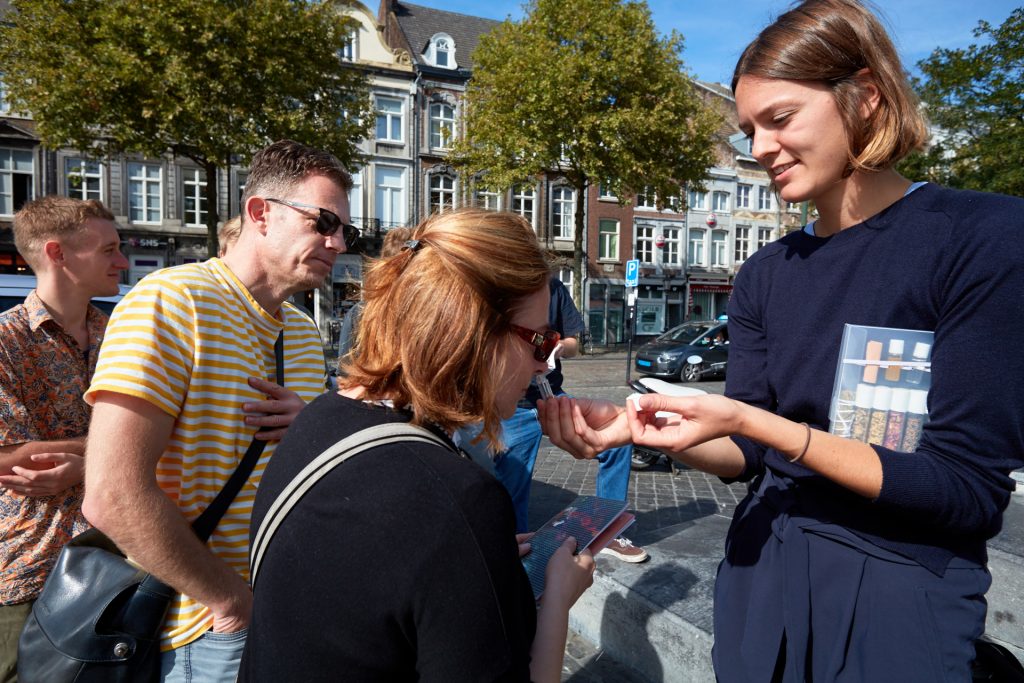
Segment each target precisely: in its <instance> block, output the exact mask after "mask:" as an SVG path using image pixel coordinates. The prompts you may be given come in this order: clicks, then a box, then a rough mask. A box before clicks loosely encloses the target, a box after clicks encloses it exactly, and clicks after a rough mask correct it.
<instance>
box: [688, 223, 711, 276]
mask: <svg viewBox="0 0 1024 683" xmlns="http://www.w3.org/2000/svg"><path fill="white" fill-rule="evenodd" d="M707 233H708V231H707V230H705V229H704V228H690V237H689V240H688V244H687V252H686V261H687V263H688V264H689V265H691V266H701V267H707Z"/></svg>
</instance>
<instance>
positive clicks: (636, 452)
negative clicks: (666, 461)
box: [629, 448, 661, 470]
mask: <svg viewBox="0 0 1024 683" xmlns="http://www.w3.org/2000/svg"><path fill="white" fill-rule="evenodd" d="M660 457H661V454H659V453H655V452H653V451H648V450H643V451H642V450H640V449H638V448H634V449H633V458H632V459H631V460H630V463H629V467H630V469H633V470H645V469H647V468H648V467H650V466H651V465H653V464H654V463H656V462H658V458H660Z"/></svg>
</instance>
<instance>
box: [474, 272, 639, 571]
mask: <svg viewBox="0 0 1024 683" xmlns="http://www.w3.org/2000/svg"><path fill="white" fill-rule="evenodd" d="M550 287H551V303H550V308H549V309H548V310H549V320H550V323H549V324H550V326H551V329H552V330H554V331H555V332H558V333H559V334H560V335H561V337H562V341H561V342H560V345H559V348H558V349H557V350H556V351H555V367H554V369H552V370H551V371H550V372H548V374H547V380H548V383H549V384H550V385H551V390H552V391H553V392H554V394H555V395H556V396H565V395H566V394H565V392H564V391H562V379H563V377H562V363H561V360H560V358H572V357H573V356H575V355H577V354H578V353H579V335H580V334H581V333H582V332H583V330H584V324H583V316H582V315H580V312H579V309H577V308H576V304H574V303H573V300H572V296H571V295H570V294H569V290H568V289H566V287H565V285H564V284H562V282H561V280H559V279H558V278H557V277H552V278H551V280H550ZM540 397H541V396H540V390H539V389H538V388H537V386H536V385H535V384H531V385H530V389H529V391H527V393H526V396H525V397H524V398H523V400H522V401H520V402H519V407H518V408H517V409H516V412H515V415H513V416H512V417H510V418H509V419H507V420H503V421H502V423H501V426H502V440H503V441H504V444H505V450H503V451H501V452H500V453H498V454H497V455H492V454H491V453H489V452H488V443H487V442H486V441H480V442H478V443H475V444H474V443H472V441H473V438H475V437H476V435H477V434H478V433H479V428H478V427H474V428H472V429H466V430H463V431H462V433H461V439H460V447H461V448H462V449H463V450H464V451H466V452H467V453H468V454H469V455H470V456H471V457H472V458H473V459H474V460H475V461H476V462H478V463H480V464H481V465H483V466H484V467H485V468H487V469H488V470H491V471H493V472H494V475H495V477H497V479H498V481H500V482H501V483H502V485H504V487H505V488H506V489H507V490H508V492H509V495H510V496H511V497H512V505H513V506H514V508H515V512H516V531H517V532H519V533H524V532H526V531H527V530H528V529H529V526H528V524H529V522H528V519H529V515H528V511H529V504H530V484H531V482H532V480H533V466H534V464H535V463H536V461H537V451H538V450H539V449H540V442H541V438H542V436H543V434H542V432H541V427H540V421H539V420H538V419H537V400H538V399H540ZM632 457H633V445H632V444H628V445H625V446H619V447H616V448H612V449H609V450H607V451H604V452H603V453H599V454H598V455H597V456H596V460H597V461H598V470H597V495H598V496H600V497H602V498H611V499H614V500H626V493H627V492H628V489H629V473H630V462H631V460H632ZM603 552H605V553H607V554H609V555H611V556H613V557H616V558H618V559H620V560H623V561H625V562H643V561H644V560H646V559H647V552H646V551H645V550H644V549H643V548H640V547H638V546H635V545H633V543H632V542H631V541H630V540H629V539H627V538H623V537H620V538H617V539H615V540H614V541H612V542H611V543H610V544H609V545H608V547H607V548H606V549H605V550H604V551H603Z"/></svg>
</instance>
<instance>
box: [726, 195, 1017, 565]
mask: <svg viewBox="0 0 1024 683" xmlns="http://www.w3.org/2000/svg"><path fill="white" fill-rule="evenodd" d="M845 323H851V324H858V325H872V326H879V327H894V328H907V329H919V330H932V331H934V332H935V343H934V346H933V348H932V384H931V390H930V393H929V396H928V406H929V413H930V422H929V423H928V425H927V427H926V428H925V430H924V435H923V438H922V440H921V442H920V445H919V447H918V449H917V451H916V452H914V453H899V452H895V451H891V450H888V449H885V448H882V447H880V446H874V448H875V450H876V451H877V452H878V456H879V458H880V459H881V462H882V470H883V483H882V490H881V494H880V495H879V497H878V499H877V500H875V501H868V500H865V499H863V498H861V497H859V496H856V495H854V494H852V493H851V492H849V491H848V490H846V489H843V488H841V487H839V486H838V485H836V484H833V483H831V482H830V481H828V480H826V479H824V478H823V477H820V476H818V475H816V474H814V473H813V472H811V471H810V470H808V469H806V468H804V467H801V466H799V465H791V464H789V463H787V462H785V458H784V457H783V456H782V455H781V454H779V453H778V452H776V451H774V450H771V449H765V448H764V447H762V446H760V445H758V444H755V443H753V442H751V441H749V440H747V439H743V438H738V437H737V438H735V440H736V442H737V443H738V444H739V445H740V447H741V448H742V449H743V452H744V456H745V458H746V460H747V469H746V471H745V472H744V474H743V475H742V476H741V479H744V480H749V479H751V478H753V477H755V476H758V475H761V474H765V475H766V476H770V477H785V478H788V479H792V480H795V481H797V482H798V485H799V490H800V495H801V496H802V499H803V501H804V502H805V503H806V507H807V508H810V509H813V510H814V511H815V514H817V515H820V516H821V517H823V518H827V519H828V520H829V521H833V522H837V523H840V524H845V525H847V526H848V527H849V528H850V529H851V530H853V531H854V532H855V533H857V534H858V535H860V536H861V537H863V538H866V539H868V540H871V541H872V542H874V543H876V544H877V545H879V546H881V547H883V548H887V549H889V550H893V551H896V552H899V553H901V554H903V555H905V556H907V557H910V558H912V559H914V560H916V561H918V562H919V563H921V564H922V565H924V566H926V567H928V568H930V569H932V570H933V571H936V572H937V573H942V571H944V569H945V567H946V565H947V564H948V562H949V560H950V558H951V557H953V556H960V557H964V558H967V559H970V560H975V561H978V562H984V561H985V559H986V554H985V540H986V539H988V538H990V537H992V536H994V535H995V534H996V533H998V532H999V529H1000V527H1001V524H1002V512H1003V510H1004V509H1005V507H1006V505H1007V503H1008V501H1009V496H1010V492H1011V491H1012V490H1013V483H1012V481H1011V479H1010V478H1009V477H1008V476H1007V475H1008V473H1009V472H1010V471H1012V470H1014V469H1017V468H1020V467H1021V466H1024V353H1022V352H1021V349H1020V348H1019V347H1018V346H1017V344H1019V343H1021V341H1022V340H1024V200H1021V199H1017V198H1011V197H1005V196H999V195H992V194H982V193H976V192H960V191H953V190H948V189H943V188H940V187H937V186H933V185H925V186H924V187H922V188H920V189H918V190H917V191H915V192H913V193H911V194H910V195H908V196H907V197H904V198H903V199H901V200H900V201H898V202H896V203H895V204H893V205H892V206H890V207H889V208H888V209H886V210H884V211H882V212H881V213H879V214H878V215H876V216H874V217H872V218H870V219H869V220H867V221H865V222H864V223H862V224H860V225H856V226H853V227H851V228H848V229H846V230H843V231H841V232H839V233H838V234H836V235H834V236H831V237H828V238H818V237H815V236H813V235H809V234H807V233H805V232H798V233H793V234H790V235H787V236H786V237H784V238H783V239H781V240H779V241H777V242H774V243H772V244H770V245H768V246H766V247H764V248H763V249H761V250H759V251H758V252H757V253H756V254H754V255H753V256H752V257H751V259H750V260H749V261H748V262H747V263H746V264H745V265H744V266H743V268H742V270H741V271H740V273H739V275H738V276H737V279H736V287H735V291H734V293H733V297H732V300H731V301H730V303H729V334H730V339H731V344H730V349H729V374H728V381H727V386H726V393H727V394H728V395H729V396H731V397H733V398H736V399H739V400H741V401H744V402H746V403H750V404H752V405H755V406H759V407H762V408H765V409H767V410H770V411H772V412H774V413H777V414H778V415H781V416H783V417H786V418H789V419H791V420H795V421H805V422H808V423H809V424H811V425H812V426H815V427H818V428H820V429H828V427H829V420H828V410H829V403H830V399H831V394H832V385H833V380H834V378H835V372H836V363H837V360H838V356H839V346H840V340H841V337H842V333H843V325H844V324H845Z"/></svg>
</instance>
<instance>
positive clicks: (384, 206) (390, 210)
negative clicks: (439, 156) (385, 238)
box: [373, 164, 408, 228]
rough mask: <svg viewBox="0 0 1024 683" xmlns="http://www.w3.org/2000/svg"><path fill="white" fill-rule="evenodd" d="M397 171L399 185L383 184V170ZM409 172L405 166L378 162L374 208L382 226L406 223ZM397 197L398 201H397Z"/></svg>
mask: <svg viewBox="0 0 1024 683" xmlns="http://www.w3.org/2000/svg"><path fill="white" fill-rule="evenodd" d="M384 170H386V171H397V172H398V185H383V184H381V176H382V175H383V174H382V173H381V171H384ZM407 178H408V174H407V173H406V168H405V167H404V166H388V165H384V164H378V165H377V166H376V168H375V169H374V177H373V210H374V216H375V217H376V218H377V220H379V221H380V224H381V227H386V228H392V227H395V226H401V225H405V223H406V212H407V211H408V208H407V206H406V199H405V198H406V187H407V184H408V183H407V180H406V179H407ZM396 198H397V200H398V201H397V202H396V201H395V200H396Z"/></svg>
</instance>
